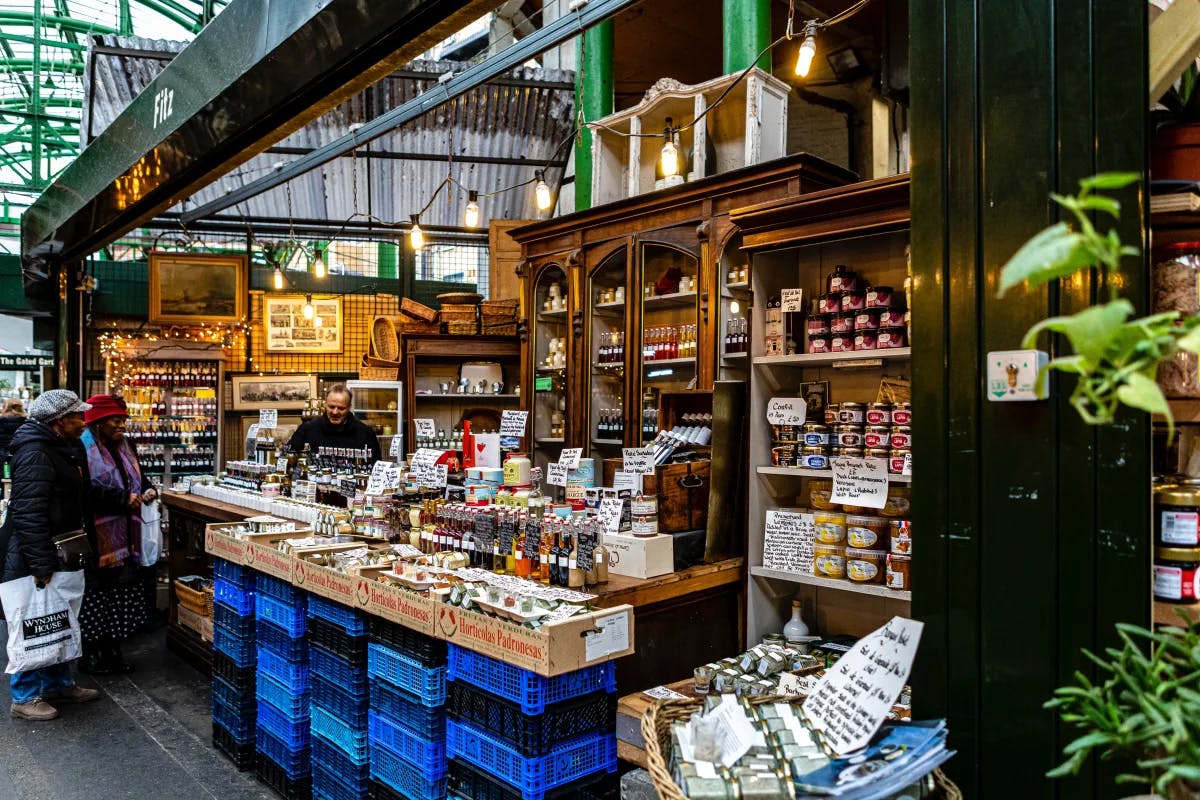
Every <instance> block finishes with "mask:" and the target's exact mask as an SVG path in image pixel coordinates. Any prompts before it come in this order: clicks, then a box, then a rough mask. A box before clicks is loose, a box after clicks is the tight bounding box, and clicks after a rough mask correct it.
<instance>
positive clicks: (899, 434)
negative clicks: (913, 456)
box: [892, 425, 912, 450]
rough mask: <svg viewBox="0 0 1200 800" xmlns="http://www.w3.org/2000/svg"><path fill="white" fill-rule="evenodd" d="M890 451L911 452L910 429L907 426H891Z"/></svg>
mask: <svg viewBox="0 0 1200 800" xmlns="http://www.w3.org/2000/svg"><path fill="white" fill-rule="evenodd" d="M892 449H893V450H911V449H912V428H910V427H909V426H908V425H893V426H892Z"/></svg>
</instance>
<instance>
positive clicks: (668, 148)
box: [658, 117, 679, 178]
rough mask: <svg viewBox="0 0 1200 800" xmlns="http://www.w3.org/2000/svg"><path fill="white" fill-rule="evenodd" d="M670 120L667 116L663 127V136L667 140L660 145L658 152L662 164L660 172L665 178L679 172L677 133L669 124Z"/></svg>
mask: <svg viewBox="0 0 1200 800" xmlns="http://www.w3.org/2000/svg"><path fill="white" fill-rule="evenodd" d="M673 121H674V120H672V119H671V118H670V117H667V124H666V127H664V128H663V137H664V138H665V139H666V140H667V141H666V143H665V144H664V145H663V147H662V152H661V153H659V155H658V157H659V162H660V164H661V166H662V174H663V177H665V178H670V177H671V176H672V175H678V174H679V146H678V144H677V142H678V138H677V137H678V134H677V133H676V132H675V128H674V127H673V126H672V125H671V123H672V122H673Z"/></svg>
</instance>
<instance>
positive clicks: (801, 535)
mask: <svg viewBox="0 0 1200 800" xmlns="http://www.w3.org/2000/svg"><path fill="white" fill-rule="evenodd" d="M816 535H817V526H816V524H815V522H814V521H813V515H812V514H804V513H802V512H799V511H785V510H782V509H772V510H770V511H768V512H767V516H766V524H765V526H764V528H763V566H764V567H766V568H767V569H774V570H779V571H780V572H790V573H792V574H793V575H811V574H812V570H813V542H814V541H815V540H816Z"/></svg>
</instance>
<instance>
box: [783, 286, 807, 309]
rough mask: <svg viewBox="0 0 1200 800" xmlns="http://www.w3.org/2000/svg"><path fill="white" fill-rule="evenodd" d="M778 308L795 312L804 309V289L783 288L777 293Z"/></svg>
mask: <svg viewBox="0 0 1200 800" xmlns="http://www.w3.org/2000/svg"><path fill="white" fill-rule="evenodd" d="M779 308H780V310H781V311H783V313H785V314H789V313H795V312H797V311H803V310H804V290H803V289H784V290H783V291H782V292H780V293H779Z"/></svg>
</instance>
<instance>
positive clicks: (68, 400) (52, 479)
mask: <svg viewBox="0 0 1200 800" xmlns="http://www.w3.org/2000/svg"><path fill="white" fill-rule="evenodd" d="M89 408H91V406H89V405H88V404H87V403H84V402H81V401H80V400H79V397H78V396H77V395H76V394H75V393H74V392H69V391H67V390H65V389H52V390H50V391H48V392H44V393H42V394H41V395H39V396H38V397H37V398H36V399H35V400H34V401H33V402H32V403H30V406H29V419H28V420H27V421H26V422H25V424H24V425H22V426H21V427H20V428H18V429H17V432H16V434H14V435H13V440H12V446H11V460H10V464H11V468H12V469H11V472H12V493H11V495H10V496H9V503H8V516H7V518H6V519H5V522H4V526H3V527H2V528H0V554H2V555H3V559H2V563H3V565H4V569H3V575H2V576H0V577H2V578H3V581H5V582H7V581H11V580H16V579H18V578H24V577H27V576H30V575H32V576H33V578H34V580H35V581H36V582H37V584H38V585H39V586H45V585H46V584H47V583H49V581H50V578H51V577H53V575H54V573H55V572H56V571H58V569H59V563H58V554H57V551H56V550H55V547H54V537H55V536H57V535H58V534H61V533H67V532H69V531H74V530H79V529H86V528H87V527H89V525H90V522H89V514H88V496H89V492H90V477H89V475H88V469H87V458H86V456H85V455H84V452H83V447H82V446H81V445H80V443H79V436H80V434H82V433H83V427H84V423H83V412H84V411H86V410H88V409H89ZM10 686H11V689H12V708H11V710H10V712H11V714H12V716H14V717H16V718H18V719H27V720H31V721H36V722H43V721H46V720H51V719H54V718H55V717H57V716H58V711H57V709H55V708H54V707H53V706H51V705H50V704H49V703H48V702H47V701H49V700H53V701H56V702H67V703H82V702H87V701H89V700H95V699H96V698H98V697H99V696H100V693H99V692H98V691H96V690H95V689H85V688H83V687H82V686H78V685H76V683H75V681H74V679H73V678H72V677H71V668H70V664H69V663H67V664H55V665H53V666H50V667H44V668H42V669H36V670H28V671H25V672H16V673H13V675H12V677H11V680H10Z"/></svg>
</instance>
